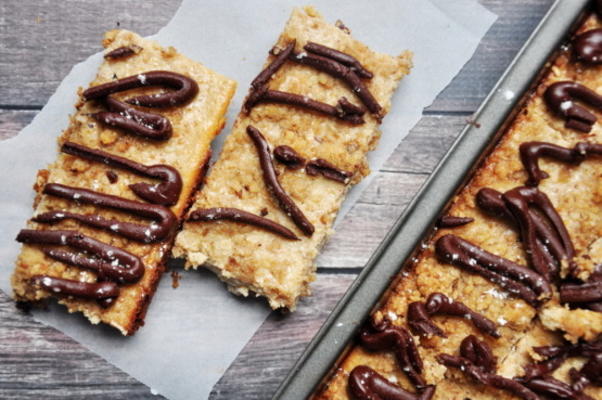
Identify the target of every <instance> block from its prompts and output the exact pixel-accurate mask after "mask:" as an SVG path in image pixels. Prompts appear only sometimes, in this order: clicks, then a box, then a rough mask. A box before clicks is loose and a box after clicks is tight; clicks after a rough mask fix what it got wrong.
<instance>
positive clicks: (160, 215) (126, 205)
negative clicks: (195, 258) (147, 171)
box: [32, 183, 178, 243]
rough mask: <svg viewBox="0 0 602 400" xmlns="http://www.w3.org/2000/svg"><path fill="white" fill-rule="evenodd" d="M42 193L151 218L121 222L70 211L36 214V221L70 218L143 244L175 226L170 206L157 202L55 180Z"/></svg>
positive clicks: (167, 233) (162, 236) (165, 235)
mask: <svg viewBox="0 0 602 400" xmlns="http://www.w3.org/2000/svg"><path fill="white" fill-rule="evenodd" d="M43 193H44V194H47V195H51V196H56V197H61V198H63V199H68V200H73V201H76V202H78V203H84V204H93V205H95V206H98V207H107V208H111V209H114V210H118V211H123V212H127V213H130V214H133V215H136V216H139V217H142V218H147V219H151V220H153V222H152V223H151V224H149V225H140V224H136V223H133V222H120V221H117V220H114V219H106V218H103V217H101V216H99V215H95V214H78V213H72V212H69V211H48V212H45V213H42V214H38V215H36V216H35V217H34V218H33V219H32V220H33V221H35V222H38V223H46V224H56V223H59V222H60V221H63V220H65V219H73V220H76V221H79V222H81V223H83V224H85V225H89V226H92V227H95V228H99V229H103V230H106V231H109V232H112V233H114V234H117V235H120V236H123V237H125V238H127V239H131V240H135V241H138V242H143V243H154V242H159V241H162V240H166V239H168V238H169V236H170V235H171V234H172V233H173V232H174V229H175V228H176V226H177V222H178V220H177V218H176V216H175V215H174V214H173V212H171V210H170V209H169V208H166V207H164V206H160V205H156V204H146V203H141V202H138V201H133V200H127V199H124V198H122V197H118V196H113V195H108V194H103V193H98V192H95V191H92V190H88V189H82V188H76V187H71V186H66V185H61V184H58V183H49V184H46V185H45V186H44V190H43Z"/></svg>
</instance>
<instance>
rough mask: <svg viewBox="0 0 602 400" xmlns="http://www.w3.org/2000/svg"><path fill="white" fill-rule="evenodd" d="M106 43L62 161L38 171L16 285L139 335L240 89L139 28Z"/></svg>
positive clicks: (26, 297)
mask: <svg viewBox="0 0 602 400" xmlns="http://www.w3.org/2000/svg"><path fill="white" fill-rule="evenodd" d="M103 45H104V47H105V48H106V52H105V55H104V61H103V63H102V65H101V66H100V68H99V71H98V75H97V76H96V78H95V79H94V81H93V82H92V83H91V84H90V87H89V88H87V89H86V90H81V91H80V92H79V95H80V98H79V101H78V103H77V104H76V109H77V111H76V113H75V114H74V115H73V116H71V118H70V123H69V126H68V128H67V129H66V130H65V131H64V132H63V133H62V135H61V136H60V138H59V150H60V152H59V155H58V157H57V159H56V161H55V162H54V163H53V164H51V165H50V166H48V168H47V169H43V170H40V171H39V172H38V175H37V180H36V183H35V185H34V189H35V191H36V198H35V204H34V209H35V212H34V217H33V218H32V219H31V220H30V221H29V222H28V224H27V228H26V229H23V230H22V231H21V232H19V234H18V236H17V240H18V241H19V242H21V243H23V246H22V250H21V253H20V255H19V257H18V260H17V263H16V268H15V271H14V274H13V277H12V284H13V288H14V293H15V298H16V299H17V300H18V301H20V302H25V303H35V302H41V301H42V300H44V299H47V298H50V297H56V298H57V299H58V302H59V303H61V304H64V305H65V306H66V307H67V309H68V310H69V312H82V313H83V314H84V315H85V316H86V317H87V318H88V319H89V320H90V321H91V322H92V323H95V324H96V323H99V322H103V323H106V324H109V325H111V326H113V327H115V328H117V329H119V330H120V331H121V332H122V333H123V334H124V335H131V334H133V333H134V332H135V331H136V330H137V329H138V328H139V327H140V326H141V325H142V324H143V321H144V316H145V313H146V310H147V307H148V304H149V302H150V300H151V298H152V296H153V293H154V291H155V289H156V287H157V283H158V281H159V278H160V277H161V274H162V273H163V271H164V268H165V267H164V263H165V260H166V258H167V257H168V256H169V254H170V249H171V245H172V243H173V239H174V236H175V232H176V230H177V229H178V227H179V225H180V221H181V219H182V217H183V215H184V213H185V211H186V210H187V207H188V206H189V205H190V201H191V196H192V193H193V191H194V190H195V188H196V187H197V184H198V183H199V182H200V180H201V179H202V176H203V173H204V170H205V168H206V165H207V163H208V160H209V156H210V148H209V145H210V143H211V141H212V139H213V138H214V137H215V136H216V135H217V134H218V133H219V131H220V130H221V129H222V127H223V125H224V115H225V112H226V109H227V107H228V104H229V102H230V99H231V97H232V95H233V93H234V90H235V87H236V84H235V82H233V81H232V80H230V79H227V78H225V77H223V76H221V75H219V74H216V73H215V72H213V71H211V70H209V69H207V68H206V67H204V66H203V65H201V64H199V63H197V62H195V61H192V60H190V59H188V58H186V57H184V56H183V55H181V54H179V53H178V52H177V51H176V50H175V49H173V48H171V47H169V48H162V47H160V46H159V45H158V44H157V43H155V42H153V41H150V40H146V39H143V38H141V37H140V36H138V35H136V34H134V33H132V32H128V31H125V30H114V31H110V32H108V33H107V34H106V35H105V37H104V41H103Z"/></svg>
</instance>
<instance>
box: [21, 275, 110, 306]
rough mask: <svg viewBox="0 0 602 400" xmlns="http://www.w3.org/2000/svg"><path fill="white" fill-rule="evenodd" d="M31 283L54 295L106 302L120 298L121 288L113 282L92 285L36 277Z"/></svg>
mask: <svg viewBox="0 0 602 400" xmlns="http://www.w3.org/2000/svg"><path fill="white" fill-rule="evenodd" d="M31 283H32V284H33V285H38V286H41V287H42V288H44V289H46V290H48V291H49V292H52V293H54V294H61V295H67V296H76V297H81V298H84V299H92V300H105V299H115V298H116V297H117V296H119V287H118V286H117V285H116V284H115V283H113V282H97V283H90V282H80V281H74V280H71V279H63V278H56V277H51V276H48V275H34V276H32V277H31Z"/></svg>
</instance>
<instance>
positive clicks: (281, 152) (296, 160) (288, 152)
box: [274, 145, 305, 169]
mask: <svg viewBox="0 0 602 400" xmlns="http://www.w3.org/2000/svg"><path fill="white" fill-rule="evenodd" d="M274 158H275V159H276V160H277V161H280V162H281V163H282V164H284V165H286V166H287V168H290V169H299V168H301V167H302V166H303V165H304V164H305V158H303V157H301V156H300V155H299V153H297V152H296V151H295V149H293V148H292V147H290V146H286V145H282V146H276V148H275V149H274Z"/></svg>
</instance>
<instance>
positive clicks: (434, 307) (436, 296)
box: [408, 293, 501, 338]
mask: <svg viewBox="0 0 602 400" xmlns="http://www.w3.org/2000/svg"><path fill="white" fill-rule="evenodd" d="M435 314H445V315H453V316H458V317H462V318H464V319H466V320H467V321H469V322H471V323H472V324H473V325H474V326H475V328H477V329H478V330H480V331H481V332H483V333H485V334H487V335H490V336H492V337H494V338H499V337H501V335H500V333H499V332H498V331H497V326H496V324H495V323H494V322H493V321H492V320H490V319H489V318H487V317H485V316H484V315H483V314H481V313H478V312H476V311H474V310H472V309H471V308H470V307H468V306H466V305H465V304H464V303H462V302H459V301H455V300H453V299H451V298H449V297H447V296H446V295H444V294H443V293H431V294H430V295H429V297H428V299H427V300H426V302H425V303H422V302H414V303H410V305H409V306H408V325H409V326H410V329H411V330H412V332H413V333H414V334H415V335H423V336H429V335H437V336H441V337H447V336H446V335H445V333H444V332H443V331H442V330H441V329H440V328H439V327H437V325H435V323H434V322H433V321H432V319H431V317H432V316H433V315H435Z"/></svg>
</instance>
